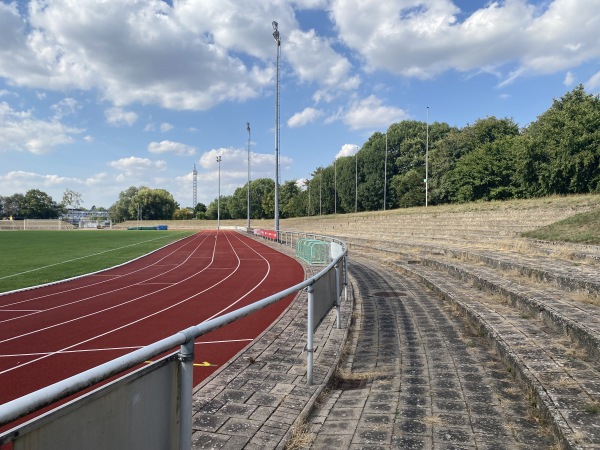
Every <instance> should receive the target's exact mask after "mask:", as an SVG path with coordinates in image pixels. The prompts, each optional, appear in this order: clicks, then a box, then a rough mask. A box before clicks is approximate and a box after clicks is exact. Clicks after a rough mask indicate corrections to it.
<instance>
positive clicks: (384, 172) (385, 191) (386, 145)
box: [383, 131, 388, 211]
mask: <svg viewBox="0 0 600 450" xmlns="http://www.w3.org/2000/svg"><path fill="white" fill-rule="evenodd" d="M387 135H388V134H387V131H386V133H385V162H384V164H383V210H384V211H385V203H386V200H387V199H386V197H387V154H388V143H387Z"/></svg>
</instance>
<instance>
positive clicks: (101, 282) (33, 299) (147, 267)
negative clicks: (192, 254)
mask: <svg viewBox="0 0 600 450" xmlns="http://www.w3.org/2000/svg"><path fill="white" fill-rule="evenodd" d="M202 238H204V239H202ZM207 238H208V236H207V235H204V234H196V235H193V239H191V240H190V242H189V243H190V244H191V243H193V242H194V241H196V240H198V239H202V242H204V241H206V239H207ZM179 242H180V241H177V242H175V243H179ZM202 242H201V243H202ZM187 245H188V244H187V243H186V244H185V246H187ZM197 248H198V247H196V249H197ZM159 250H160V249H159ZM178 250H181V247H174V248H173V250H172V251H171V252H169V253H168V254H166V255H165V256H163V257H162V258H160V259H159V260H158V261H155V262H154V263H153V264H150V265H147V266H142V267H140V268H138V269H135V270H133V271H131V272H127V273H124V274H122V275H112V276H109V275H103V277H104V278H107V279H105V280H103V281H99V282H97V283H90V284H86V285H83V286H78V287H75V288H69V289H63V290H61V291H57V292H53V293H51V294H44V295H40V296H37V297H31V298H27V299H25V300H19V301H18V302H13V303H7V304H4V305H2V306H0V308H6V307H7V306H14V305H19V304H22V303H27V302H32V301H35V300H41V299H43V298H48V297H53V296H55V295H63V294H67V293H70V292H74V291H77V290H80V289H87V288H90V287H93V286H98V285H100V284H103V283H108V282H109V281H113V280H116V279H118V278H124V277H128V276H131V275H134V274H136V273H138V272H142V271H144V270H147V269H150V268H151V267H153V266H155V265H157V264H159V263H160V262H161V261H164V260H165V259H167V258H168V257H170V256H171V255H173V254H174V253H176V252H177V251H178ZM144 256H148V255H143V256H142V257H140V258H136V259H134V260H132V261H128V262H127V263H124V264H121V265H120V266H125V265H126V264H129V263H131V262H133V261H136V260H137V259H141V258H143V257H144ZM120 266H115V267H112V269H114V268H116V267H120ZM97 275H101V274H100V273H97V274H90V275H85V277H90V276H97ZM82 278H83V277H82ZM0 298H1V296H0ZM0 323H1V322H0Z"/></svg>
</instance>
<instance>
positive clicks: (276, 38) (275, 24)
mask: <svg viewBox="0 0 600 450" xmlns="http://www.w3.org/2000/svg"><path fill="white" fill-rule="evenodd" d="M272 25H273V38H274V39H275V42H277V45H280V41H279V30H278V29H277V27H278V26H279V24H278V23H277V22H275V21H273V22H272Z"/></svg>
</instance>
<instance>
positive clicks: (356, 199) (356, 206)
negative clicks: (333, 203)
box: [354, 147, 358, 212]
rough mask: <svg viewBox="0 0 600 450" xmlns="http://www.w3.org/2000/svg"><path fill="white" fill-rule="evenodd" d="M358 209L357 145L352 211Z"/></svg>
mask: <svg viewBox="0 0 600 450" xmlns="http://www.w3.org/2000/svg"><path fill="white" fill-rule="evenodd" d="M357 211H358V147H356V155H354V212H357Z"/></svg>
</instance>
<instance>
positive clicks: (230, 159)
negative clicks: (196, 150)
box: [198, 147, 293, 186]
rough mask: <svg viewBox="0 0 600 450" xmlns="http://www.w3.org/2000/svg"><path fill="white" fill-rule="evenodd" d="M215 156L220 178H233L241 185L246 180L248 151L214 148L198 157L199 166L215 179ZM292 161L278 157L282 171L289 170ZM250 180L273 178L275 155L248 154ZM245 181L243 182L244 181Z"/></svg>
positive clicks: (216, 169) (285, 157)
mask: <svg viewBox="0 0 600 450" xmlns="http://www.w3.org/2000/svg"><path fill="white" fill-rule="evenodd" d="M217 156H220V157H221V171H222V172H221V176H222V177H228V178H235V179H237V180H239V181H240V184H239V185H238V186H240V185H243V184H244V183H246V182H247V180H248V150H247V149H246V150H245V149H240V148H233V147H227V148H215V149H212V150H209V151H208V152H205V153H203V154H202V155H201V156H200V160H199V161H198V162H199V165H200V167H202V168H203V169H206V170H210V171H211V174H212V175H211V176H212V177H213V178H215V179H216V177H217V171H218V163H217ZM292 163H293V160H292V159H291V158H289V157H288V156H285V155H279V165H280V166H281V168H282V170H286V169H289V168H290V167H291V165H292ZM250 171H251V178H252V179H256V178H273V177H274V176H275V155H274V154H272V153H269V154H266V153H254V152H251V153H250ZM244 180H245V181H244Z"/></svg>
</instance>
